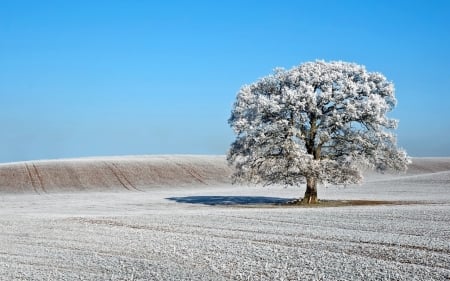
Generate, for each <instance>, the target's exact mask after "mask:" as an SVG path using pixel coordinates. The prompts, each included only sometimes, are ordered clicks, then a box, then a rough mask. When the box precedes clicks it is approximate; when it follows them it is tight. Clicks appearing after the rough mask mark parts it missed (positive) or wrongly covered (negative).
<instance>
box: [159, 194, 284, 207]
mask: <svg viewBox="0 0 450 281" xmlns="http://www.w3.org/2000/svg"><path fill="white" fill-rule="evenodd" d="M166 199H167V200H171V201H175V202H177V203H187V204H202V205H209V206H215V205H259V204H284V203H287V202H289V201H291V200H292V198H279V197H265V196H186V197H170V198H166Z"/></svg>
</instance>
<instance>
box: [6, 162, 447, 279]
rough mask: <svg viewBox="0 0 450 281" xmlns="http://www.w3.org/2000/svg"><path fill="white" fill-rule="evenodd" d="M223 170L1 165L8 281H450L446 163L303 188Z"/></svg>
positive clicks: (206, 166) (219, 166)
mask: <svg viewBox="0 0 450 281" xmlns="http://www.w3.org/2000/svg"><path fill="white" fill-rule="evenodd" d="M229 174H230V169H229V168H228V167H227V165H226V162H225V159H224V157H222V156H149V157H144V156H139V157H138V156H135V157H115V158H91V159H89V158H87V159H75V160H58V161H35V162H22V163H12V164H2V165H0V229H1V232H0V280H449V279H450V158H416V159H413V164H412V165H411V167H410V169H409V171H408V172H407V173H406V174H400V175H399V174H384V175H378V174H373V173H367V174H366V182H365V183H364V184H362V185H358V186H347V187H337V186H328V187H324V186H320V187H319V198H320V199H324V200H386V201H395V202H397V203H396V204H380V205H366V206H344V207H327V208H299V207H288V206H280V205H274V204H273V203H279V202H285V201H289V200H291V199H293V198H296V197H299V196H301V195H302V194H303V192H304V190H303V188H300V189H299V188H283V187H244V186H232V185H231V184H230V183H229Z"/></svg>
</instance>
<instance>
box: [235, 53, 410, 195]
mask: <svg viewBox="0 0 450 281" xmlns="http://www.w3.org/2000/svg"><path fill="white" fill-rule="evenodd" d="M395 105H396V99H395V96H394V86H393V84H392V82H390V81H388V80H387V79H386V77H385V76H383V75H382V74H381V73H377V72H368V71H367V70H366V69H365V67H364V66H361V65H357V64H354V63H347V62H341V61H333V62H324V61H315V62H308V63H304V64H302V65H300V66H297V67H294V68H292V69H290V70H284V69H276V70H275V72H274V74H272V75H270V76H267V77H264V78H262V79H260V80H259V81H257V82H255V83H253V84H251V85H245V86H243V87H242V88H241V89H240V91H239V92H238V94H237V99H236V102H235V104H234V108H233V110H232V114H231V118H230V119H229V124H230V125H231V127H232V128H233V129H234V131H235V133H236V135H237V137H236V140H235V141H234V143H233V144H232V145H231V149H230V150H229V152H228V157H227V158H228V162H229V163H230V164H231V165H232V166H234V168H235V172H234V174H233V181H234V182H239V183H254V184H265V185H270V184H282V185H290V186H292V185H293V186H298V185H300V184H303V183H305V182H306V192H305V196H304V197H303V200H301V201H300V202H304V203H316V202H317V201H318V199H317V184H318V183H330V184H351V183H358V182H360V181H361V180H362V175H361V171H362V170H363V169H367V168H372V169H376V170H379V171H383V170H386V169H393V170H400V171H402V170H405V169H406V168H407V164H408V162H409V158H408V156H407V154H406V152H405V151H403V150H401V149H399V148H397V145H396V138H395V135H394V134H393V130H394V129H395V128H396V127H397V121H396V120H393V119H390V118H388V117H387V113H388V112H389V111H391V110H392V109H393V108H394V107H395Z"/></svg>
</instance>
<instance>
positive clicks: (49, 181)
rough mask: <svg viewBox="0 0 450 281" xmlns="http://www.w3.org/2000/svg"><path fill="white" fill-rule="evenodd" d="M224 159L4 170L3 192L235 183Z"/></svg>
mask: <svg viewBox="0 0 450 281" xmlns="http://www.w3.org/2000/svg"><path fill="white" fill-rule="evenodd" d="M229 175H230V168H229V167H228V166H227V164H226V161H225V159H224V157H223V156H170V155H167V156H163V155H162V156H127V157H105V158H84V159H68V160H48V161H34V162H20V163H13V164H2V165H0V192H3V193H5V192H8V193H17V192H18V193H29V192H36V193H54V192H74V191H108V190H109V191H113V190H123V189H125V190H131V191H133V190H134V191H137V190H146V189H148V188H152V187H170V186H189V185H217V184H223V183H228V182H229Z"/></svg>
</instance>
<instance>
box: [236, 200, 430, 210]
mask: <svg viewBox="0 0 450 281" xmlns="http://www.w3.org/2000/svg"><path fill="white" fill-rule="evenodd" d="M424 203H426V202H419V201H387V200H319V202H318V203H314V204H307V203H304V202H302V200H301V199H296V200H291V201H287V202H283V203H271V204H252V205H232V207H242V208H330V207H352V206H379V205H416V204H424ZM427 204H428V203H427Z"/></svg>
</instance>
